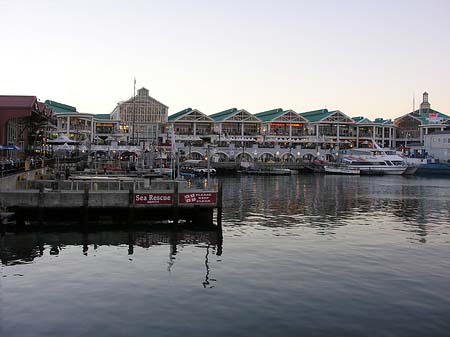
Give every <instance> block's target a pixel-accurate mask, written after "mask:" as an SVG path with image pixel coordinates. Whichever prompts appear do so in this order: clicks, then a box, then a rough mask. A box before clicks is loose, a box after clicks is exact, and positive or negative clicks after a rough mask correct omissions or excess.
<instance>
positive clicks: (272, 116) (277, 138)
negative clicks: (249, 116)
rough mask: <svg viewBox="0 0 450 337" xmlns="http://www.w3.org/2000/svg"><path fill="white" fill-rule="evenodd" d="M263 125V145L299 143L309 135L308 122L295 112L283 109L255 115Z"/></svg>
mask: <svg viewBox="0 0 450 337" xmlns="http://www.w3.org/2000/svg"><path fill="white" fill-rule="evenodd" d="M255 117H258V118H259V119H260V120H261V121H262V123H261V126H262V127H261V136H262V137H263V143H266V142H269V143H272V142H284V143H289V144H292V143H298V142H301V140H302V137H304V136H307V135H308V128H307V124H308V120H307V119H306V118H305V117H302V116H300V115H299V114H297V113H296V112H295V111H293V110H283V109H281V108H278V109H273V110H268V111H264V112H259V113H257V114H255Z"/></svg>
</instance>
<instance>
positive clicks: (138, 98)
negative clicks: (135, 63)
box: [119, 87, 169, 108]
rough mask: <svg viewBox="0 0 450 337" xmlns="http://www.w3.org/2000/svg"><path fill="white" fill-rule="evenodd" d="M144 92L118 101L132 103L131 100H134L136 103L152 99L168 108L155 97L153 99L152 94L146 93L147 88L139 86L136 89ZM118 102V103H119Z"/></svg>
mask: <svg viewBox="0 0 450 337" xmlns="http://www.w3.org/2000/svg"><path fill="white" fill-rule="evenodd" d="M142 90H143V91H142ZM140 92H141V93H145V94H146V95H139V94H138V95H136V96H134V97H131V98H129V99H128V100H126V101H124V102H120V103H133V102H136V103H140V102H147V101H148V100H153V101H155V102H156V103H158V104H160V105H162V106H164V107H165V108H169V107H168V106H167V105H165V104H164V103H161V102H160V101H158V100H157V99H155V98H153V97H152V96H150V95H149V94H148V89H147V88H145V87H142V88H140V89H139V90H138V93H140ZM120 103H119V104H120Z"/></svg>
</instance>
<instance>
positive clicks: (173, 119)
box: [168, 108, 192, 122]
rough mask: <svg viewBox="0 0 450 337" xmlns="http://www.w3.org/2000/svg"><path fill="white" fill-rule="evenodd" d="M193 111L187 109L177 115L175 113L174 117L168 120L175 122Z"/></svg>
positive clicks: (171, 116)
mask: <svg viewBox="0 0 450 337" xmlns="http://www.w3.org/2000/svg"><path fill="white" fill-rule="evenodd" d="M191 111H192V108H187V109H184V110H181V111H178V112H177V113H174V114H173V115H170V116H169V118H168V121H169V122H174V121H175V120H177V119H178V118H179V117H181V116H184V115H186V114H188V113H189V112H191Z"/></svg>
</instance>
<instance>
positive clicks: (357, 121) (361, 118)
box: [352, 116, 368, 123]
mask: <svg viewBox="0 0 450 337" xmlns="http://www.w3.org/2000/svg"><path fill="white" fill-rule="evenodd" d="M352 119H353V120H354V121H355V123H360V122H361V121H363V120H368V119H367V118H366V117H363V116H358V117H352Z"/></svg>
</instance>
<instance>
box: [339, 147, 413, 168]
mask: <svg viewBox="0 0 450 337" xmlns="http://www.w3.org/2000/svg"><path fill="white" fill-rule="evenodd" d="M374 145H375V148H373V149H352V150H347V153H344V154H342V162H343V163H345V164H347V165H348V166H350V167H353V168H358V169H359V170H360V173H361V174H372V173H373V174H375V173H376V174H397V175H400V174H404V173H405V172H406V170H407V169H408V164H407V163H406V161H405V160H404V159H403V158H402V157H401V156H399V155H398V154H397V153H396V152H395V151H389V150H387V151H385V150H383V149H381V148H380V147H379V146H377V145H376V144H374Z"/></svg>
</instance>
